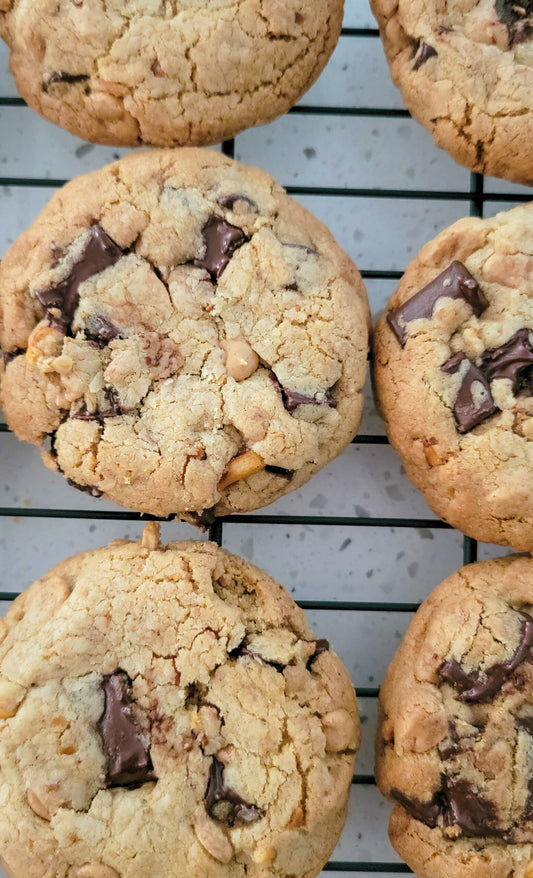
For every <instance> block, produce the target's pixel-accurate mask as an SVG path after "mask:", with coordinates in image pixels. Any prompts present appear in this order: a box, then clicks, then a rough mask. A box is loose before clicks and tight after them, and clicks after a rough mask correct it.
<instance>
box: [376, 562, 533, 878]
mask: <svg viewBox="0 0 533 878" xmlns="http://www.w3.org/2000/svg"><path fill="white" fill-rule="evenodd" d="M376 757H377V764H376V773H377V780H378V784H379V786H380V789H381V790H382V792H383V793H385V795H386V796H388V797H389V798H390V799H391V800H392V801H393V802H394V804H395V806H396V807H395V809H394V811H393V813H392V816H391V821H390V827H389V834H390V838H391V841H392V843H393V845H394V847H395V848H396V850H397V851H398V853H400V854H401V856H402V857H403V858H404V859H405V860H406V862H407V863H408V864H409V866H410V867H411V868H412V869H413V871H414V872H415V874H416V875H418V876H419V878H450V876H453V878H474V876H475V878H510V876H514V878H531V876H532V875H533V560H532V559H531V558H530V557H524V556H518V555H514V556H508V557H506V558H500V559H497V560H492V561H485V562H482V563H479V564H470V565H469V566H468V567H463V568H462V569H461V570H459V571H458V572H457V573H455V574H453V576H450V577H449V578H448V579H446V580H445V582H443V583H442V584H441V585H440V586H439V587H438V588H437V589H436V590H435V591H434V592H433V593H432V594H431V595H430V596H429V598H428V599H427V600H426V601H425V602H424V603H423V604H422V606H421V608H420V609H419V611H418V612H417V614H416V615H415V617H414V619H413V621H412V622H411V625H410V626H409V629H408V631H407V634H406V635H405V639H404V641H403V643H402V645H401V646H400V648H399V650H398V652H397V653H396V655H395V657H394V659H393V661H392V663H391V665H390V667H389V669H388V671H387V674H386V676H385V680H384V683H383V686H382V688H381V694H380V720H379V728H378V736H377V746H376Z"/></svg>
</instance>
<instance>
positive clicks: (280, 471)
mask: <svg viewBox="0 0 533 878" xmlns="http://www.w3.org/2000/svg"><path fill="white" fill-rule="evenodd" d="M265 472H266V473H272V475H273V476H281V477H282V478H284V479H292V477H293V475H294V470H292V469H284V468H283V467H282V466H273V465H272V464H270V463H267V465H266V466H265Z"/></svg>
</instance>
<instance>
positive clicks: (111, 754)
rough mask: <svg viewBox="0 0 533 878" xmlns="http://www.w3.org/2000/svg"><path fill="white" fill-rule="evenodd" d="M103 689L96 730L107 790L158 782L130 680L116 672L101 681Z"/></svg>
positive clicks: (121, 673)
mask: <svg viewBox="0 0 533 878" xmlns="http://www.w3.org/2000/svg"><path fill="white" fill-rule="evenodd" d="M102 689H103V690H104V695H105V704H104V712H103V714H102V716H101V717H100V719H99V720H98V731H99V732H100V735H101V738H102V745H103V750H104V754H105V758H106V773H105V780H106V784H107V787H133V786H140V785H141V784H143V783H146V782H147V781H150V780H157V778H156V777H155V774H154V770H153V766H152V760H151V758H150V752H149V749H148V748H147V747H146V745H145V744H144V742H143V740H142V731H141V728H140V726H139V723H138V721H137V718H136V716H135V713H134V710H133V700H132V696H131V680H130V678H129V677H128V675H127V674H126V673H125V672H124V671H121V670H118V671H115V673H114V674H108V675H106V676H104V677H103V678H102Z"/></svg>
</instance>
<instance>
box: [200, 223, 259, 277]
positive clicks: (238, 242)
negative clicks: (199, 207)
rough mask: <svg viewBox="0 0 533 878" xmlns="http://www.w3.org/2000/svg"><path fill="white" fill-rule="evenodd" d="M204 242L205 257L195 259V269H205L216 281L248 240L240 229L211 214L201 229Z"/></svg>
mask: <svg viewBox="0 0 533 878" xmlns="http://www.w3.org/2000/svg"><path fill="white" fill-rule="evenodd" d="M202 235H203V238H204V242H205V255H204V256H202V258H201V259H195V260H194V262H193V264H194V265H195V266H196V267H197V268H205V269H206V270H207V271H208V272H209V274H210V275H211V279H212V280H214V281H215V280H218V278H219V277H220V275H221V274H222V272H223V271H224V269H225V268H226V266H227V265H228V263H229V261H230V259H231V257H232V256H233V254H234V253H235V251H236V250H238V248H239V247H242V245H243V244H245V243H246V241H248V240H249V238H247V237H246V235H245V234H244V232H243V230H242V229H239V228H238V227H237V226H232V225H230V224H229V223H227V222H226V221H225V220H223V219H222V218H221V217H219V216H215V215H214V214H212V215H211V216H210V217H209V219H208V220H207V222H206V224H205V226H204V227H203V229H202Z"/></svg>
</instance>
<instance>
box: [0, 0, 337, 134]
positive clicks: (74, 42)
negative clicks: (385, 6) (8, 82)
mask: <svg viewBox="0 0 533 878" xmlns="http://www.w3.org/2000/svg"><path fill="white" fill-rule="evenodd" d="M343 5H344V3H343V0H307V2H304V0H261V2H257V0H107V2H105V3H102V2H100V0H57V2H56V0H33V2H32V3H29V4H28V3H25V2H23V0H1V2H0V35H1V36H2V37H3V38H4V40H5V41H6V43H7V44H8V46H9V48H10V50H11V55H10V67H11V70H12V72H13V75H14V77H15V82H16V85H17V88H18V90H19V92H20V94H21V95H22V97H23V98H24V99H25V100H26V101H27V102H28V104H29V105H30V106H31V107H32V108H33V109H34V110H36V111H37V112H38V113H40V114H41V115H42V116H44V117H45V118H46V119H49V120H50V121H52V122H56V123H58V124H59V125H62V126H63V128H66V129H67V130H68V131H70V132H72V133H73V134H76V135H78V136H79V137H84V138H85V139H86V140H92V141H95V142H97V143H109V144H117V145H124V146H135V145H137V144H142V143H145V144H154V145H156V146H175V145H201V144H208V143H217V142H218V141H221V140H224V139H226V138H228V137H233V136H234V135H236V134H238V132H239V131H242V130H243V129H244V128H248V127H249V126H250V125H258V124H262V123H265V122H270V121H271V120H272V119H275V118H276V117H277V116H280V115H281V114H282V113H286V112H287V110H288V109H289V108H290V107H291V106H292V105H293V104H295V103H296V101H297V100H298V99H299V98H300V96H301V95H302V94H303V93H304V91H306V89H308V88H309V86H310V85H312V83H313V82H314V81H315V79H316V78H317V77H318V75H319V74H320V72H321V71H322V69H323V68H324V66H325V65H326V62H327V61H328V59H329V57H330V55H331V53H332V52H333V49H334V48H335V45H336V43H337V40H338V37H339V34H340V31H341V25H342V16H343Z"/></svg>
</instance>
